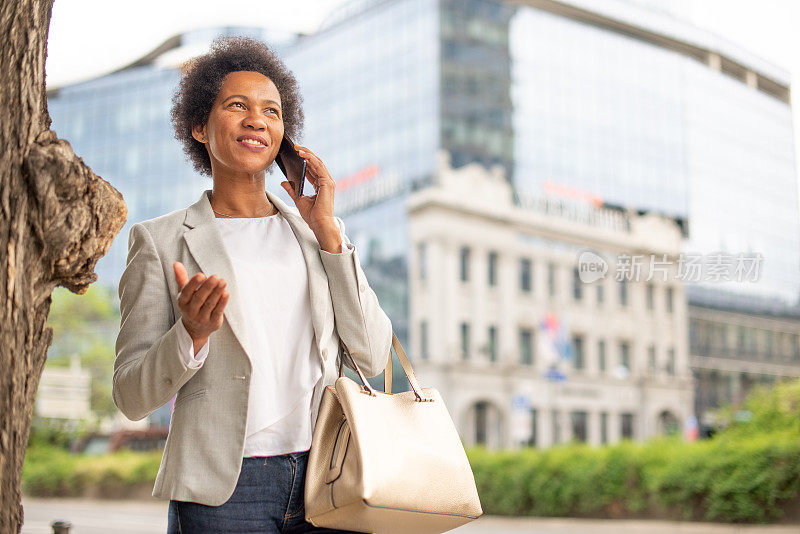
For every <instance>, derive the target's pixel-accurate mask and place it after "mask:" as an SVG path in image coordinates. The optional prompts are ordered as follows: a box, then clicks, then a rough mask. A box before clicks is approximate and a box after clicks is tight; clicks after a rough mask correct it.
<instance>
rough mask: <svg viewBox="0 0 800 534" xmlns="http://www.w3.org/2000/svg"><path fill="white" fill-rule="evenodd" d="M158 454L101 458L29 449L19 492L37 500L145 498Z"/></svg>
mask: <svg viewBox="0 0 800 534" xmlns="http://www.w3.org/2000/svg"><path fill="white" fill-rule="evenodd" d="M160 463H161V451H153V452H148V453H140V452H133V451H128V450H120V451H117V452H115V453H112V454H107V455H103V456H87V455H76V454H71V453H70V452H68V451H66V450H64V449H62V448H59V447H56V446H52V445H39V446H36V447H29V448H28V451H27V453H26V456H25V463H24V465H23V468H22V490H23V492H24V493H25V494H26V495H32V496H37V497H45V496H46V497H109V498H126V497H130V496H132V495H137V494H144V495H149V494H150V491H151V490H152V488H153V481H154V480H155V478H156V474H158V466H159V464H160Z"/></svg>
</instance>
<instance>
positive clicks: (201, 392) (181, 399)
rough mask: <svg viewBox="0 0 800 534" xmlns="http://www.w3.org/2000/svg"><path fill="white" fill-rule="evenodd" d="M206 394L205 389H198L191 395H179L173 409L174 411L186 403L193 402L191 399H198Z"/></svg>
mask: <svg viewBox="0 0 800 534" xmlns="http://www.w3.org/2000/svg"><path fill="white" fill-rule="evenodd" d="M205 394H206V390H205V388H203V389H197V390H195V391H192V392H190V393H186V394H185V395H183V396H182V395H181V394H180V393H178V398H176V399H175V405H174V406H173V407H172V409H173V410H174V409H175V408H177V407H178V406H180V405H181V404H183V403H184V401H187V400H191V399H196V398H198V397H202V396H203V395H205Z"/></svg>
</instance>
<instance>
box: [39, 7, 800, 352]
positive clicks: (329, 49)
mask: <svg viewBox="0 0 800 534" xmlns="http://www.w3.org/2000/svg"><path fill="white" fill-rule="evenodd" d="M220 33H228V34H246V35H253V36H255V37H259V38H261V39H264V40H265V41H267V42H269V43H270V44H272V45H273V46H275V47H276V48H277V50H278V52H279V54H280V55H281V56H282V57H284V58H285V60H286V62H287V64H288V65H289V67H290V68H291V69H292V70H293V71H294V72H295V74H296V75H297V78H298V81H299V83H300V88H301V90H302V93H303V97H304V109H305V112H306V130H305V135H304V137H303V138H302V142H303V144H305V145H307V146H309V147H311V148H312V149H313V150H314V151H315V152H316V153H317V154H318V155H319V156H320V157H321V158H322V159H323V161H325V162H326V165H327V167H328V169H330V170H331V172H332V173H333V175H334V178H335V179H336V180H337V199H336V209H337V214H339V215H341V216H342V217H343V218H344V220H345V222H346V225H347V232H348V234H349V235H350V236H351V238H352V239H353V241H354V242H355V243H356V246H357V247H358V249H359V253H360V256H361V260H362V263H363V264H364V267H365V271H366V272H367V275H368V276H369V278H370V281H371V283H372V284H373V286H374V287H375V289H376V292H377V293H378V295H379V297H380V299H381V303H382V305H384V307H385V309H386V310H387V312H388V313H389V315H390V317H391V318H392V321H393V326H394V328H395V331H396V332H397V334H398V337H399V338H400V340H401V342H403V343H404V344H406V342H407V332H408V327H407V317H408V306H409V303H408V297H407V294H408V292H407V261H406V258H407V254H408V250H409V246H410V244H409V243H408V242H407V237H406V235H407V230H406V227H407V223H406V213H405V198H406V196H407V194H408V193H409V192H410V191H412V190H414V189H417V188H420V187H425V186H426V185H428V184H430V183H432V182H433V181H434V180H435V177H436V175H437V170H438V169H439V166H440V165H441V162H440V159H439V156H438V155H439V153H440V151H444V152H445V153H448V154H449V155H450V158H451V162H452V164H453V165H454V166H456V167H457V166H461V165H464V164H467V163H470V162H480V163H482V164H484V165H486V166H487V167H491V166H494V165H500V166H501V167H502V168H504V169H505V171H506V175H507V177H508V179H509V180H510V181H511V182H512V183H513V185H514V188H515V190H516V192H517V194H518V195H519V196H523V195H533V196H541V195H544V194H547V193H548V191H553V190H556V189H558V188H559V187H564V188H572V190H577V191H581V192H585V193H587V194H589V195H591V196H593V197H594V198H600V199H602V202H603V203H605V204H607V205H612V206H621V207H626V208H630V209H634V210H639V211H655V212H659V213H664V214H667V215H670V216H672V217H675V218H676V219H678V220H679V221H681V223H682V225H683V229H684V232H685V235H686V236H687V240H686V250H687V251H688V252H696V253H702V254H710V253H712V252H722V253H730V254H736V253H740V252H742V253H761V254H762V255H763V257H764V261H763V264H762V265H761V277H760V280H759V281H758V283H741V284H736V283H727V284H724V283H707V284H705V285H703V284H696V285H694V286H693V287H690V288H689V295H690V299H696V300H698V301H702V302H704V303H706V304H709V303H710V304H714V303H720V304H725V305H734V306H737V307H745V308H746V307H748V306H750V307H752V308H753V309H759V310H769V309H781V308H785V307H792V306H797V304H798V296H799V295H800V247H799V246H798V245H800V228H799V227H798V202H797V198H798V196H797V183H796V176H795V162H794V150H793V132H792V119H791V109H790V105H789V76H788V74H787V73H786V72H784V71H782V70H780V69H778V68H776V67H775V66H773V65H771V64H769V63H767V62H765V61H763V60H761V59H759V58H757V57H753V56H752V55H751V54H749V53H747V52H746V51H743V50H741V49H739V48H738V47H736V46H735V45H733V44H731V43H729V42H727V41H724V40H722V39H720V38H718V37H716V36H715V35H713V34H710V33H707V32H703V31H702V30H699V29H698V28H695V27H694V26H692V25H690V24H688V23H686V22H684V21H682V20H681V19H680V18H677V17H675V16H672V15H670V14H668V13H666V12H663V11H660V10H657V9H651V8H648V7H647V2H624V1H621V0H604V1H602V2H600V1H597V0H570V1H569V2H561V1H555V0H548V1H534V0H531V1H529V2H524V1H515V2H503V1H499V0H356V1H352V2H349V3H348V4H346V5H345V6H344V7H342V8H340V9H338V10H337V11H336V12H335V13H334V14H332V15H331V16H330V17H329V18H328V20H326V21H325V22H324V23H323V24H322V26H321V27H320V28H319V30H318V31H316V32H314V33H312V34H308V35H287V34H285V33H280V32H274V31H270V30H264V29H261V28H214V29H206V30H200V31H195V32H189V33H186V34H183V35H179V36H176V37H174V38H172V39H170V40H168V41H167V42H165V43H163V44H162V45H161V46H159V47H158V48H157V49H155V50H154V51H153V52H152V53H150V54H148V55H147V56H145V57H143V58H142V59H141V60H139V61H137V62H135V63H134V64H132V65H130V66H127V67H125V68H123V69H120V70H119V71H117V72H114V73H111V74H108V75H106V76H103V77H100V78H97V79H94V80H91V81H87V82H84V83H79V84H74V85H70V86H67V87H62V88H59V89H57V90H54V91H51V93H50V94H49V108H50V113H51V115H52V117H53V128H54V129H55V130H56V131H57V132H58V133H59V135H60V136H61V137H63V138H66V139H68V140H69V141H70V142H71V143H72V145H73V148H74V149H75V151H76V152H77V153H78V154H79V155H81V156H82V157H83V158H84V160H86V162H87V163H88V164H89V165H91V166H92V168H93V169H94V170H95V171H96V172H97V173H98V174H99V175H101V176H103V177H104V178H106V179H107V180H109V181H110V182H111V183H112V184H113V185H114V186H115V187H117V188H118V189H119V190H120V191H121V192H122V193H123V195H124V198H125V201H126V202H127V204H128V208H129V220H128V223H127V225H126V227H125V228H124V229H123V231H122V232H121V233H120V236H119V237H118V238H117V239H116V241H115V242H114V244H113V246H112V248H111V250H110V252H109V254H108V255H107V256H106V257H105V258H103V259H101V260H100V262H99V263H98V266H97V270H98V272H99V275H100V281H101V283H109V284H112V285H115V286H116V284H117V283H118V280H119V275H120V274H121V272H122V270H123V268H124V264H125V256H126V252H127V251H126V248H127V233H128V229H129V227H130V224H132V223H133V222H136V221H138V220H143V219H147V218H151V217H155V216H157V215H160V214H163V213H167V212H169V211H172V210H174V209H180V208H183V207H185V206H187V205H189V204H190V203H192V202H194V201H195V200H196V199H197V197H198V196H199V194H200V191H202V190H203V189H205V188H210V186H211V182H210V180H209V179H208V178H206V177H201V176H198V175H196V173H195V172H194V171H193V170H192V168H191V165H190V164H189V163H188V162H187V161H186V160H185V158H184V156H183V154H182V152H181V148H180V146H179V145H178V143H177V141H175V140H174V139H173V135H172V130H171V126H170V124H169V106H170V98H171V95H172V92H173V90H174V88H175V86H176V84H177V81H178V78H179V65H180V63H181V62H182V61H184V60H186V59H188V58H189V57H191V56H192V55H196V54H199V53H202V52H203V51H205V49H206V47H207V44H208V43H209V42H210V40H211V39H212V38H213V37H214V36H216V35H218V34H220ZM273 172H278V171H274V170H273ZM279 181H280V180H279V178H278V177H277V176H273V177H269V178H268V187H269V188H270V190H271V191H274V192H276V194H278V195H280V196H281V197H282V198H284V199H285V200H287V201H288V202H291V201H289V199H288V197H287V196H286V195H285V192H284V191H283V190H282V188H280V186H279V185H278V183H279Z"/></svg>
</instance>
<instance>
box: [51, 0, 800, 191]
mask: <svg viewBox="0 0 800 534" xmlns="http://www.w3.org/2000/svg"><path fill="white" fill-rule="evenodd" d="M344 3H345V0H291V1H287V0H283V1H278V0H248V1H246V2H245V1H241V0H226V1H224V2H223V1H209V0H166V1H165V0H158V1H156V0H137V1H135V2H110V1H108V0H55V3H54V5H53V16H52V19H51V22H50V36H49V42H48V57H47V63H46V73H47V84H48V86H49V87H56V86H59V85H63V84H66V83H71V82H76V81H80V80H84V79H87V78H92V77H95V76H99V75H102V74H104V73H106V72H109V71H112V70H114V69H116V68H118V67H121V66H124V65H126V64H128V63H130V62H131V61H133V60H136V59H138V58H140V57H141V56H143V55H144V54H146V53H148V52H150V51H151V50H153V49H154V48H155V47H156V46H158V45H159V44H161V43H162V42H163V41H164V40H166V39H167V38H169V37H171V36H173V35H175V34H177V33H181V32H183V31H186V30H190V29H195V28H200V27H205V26H218V25H249V26H264V27H267V28H275V29H277V30H281V31H285V30H292V31H298V32H304V33H311V32H313V31H315V30H316V29H317V28H318V27H319V25H320V23H321V22H322V21H323V20H324V19H325V17H326V16H327V15H328V14H329V13H330V12H331V11H332V10H334V9H336V8H337V7H340V6H341V5H342V4H344ZM680 5H681V6H683V7H682V8H681V9H682V11H683V14H684V16H685V17H687V18H688V19H689V20H690V21H691V22H692V23H693V24H694V25H696V26H698V27H700V28H704V29H707V30H710V31H713V32H714V33H716V34H718V35H720V36H722V37H725V38H726V39H728V40H730V41H732V42H734V43H736V44H737V45H739V46H740V47H742V48H744V49H746V50H748V51H749V52H751V53H754V54H756V55H758V56H760V57H762V58H763V59H765V60H767V61H769V62H771V63H773V64H775V65H777V66H779V67H781V68H783V69H785V70H787V71H789V72H790V73H792V75H793V76H792V78H793V80H800V32H798V31H797V28H798V27H799V26H800V2H798V1H797V0H682V1H681V2H680ZM799 95H800V88H797V89H795V90H794V91H793V97H792V107H793V110H794V124H795V132H796V133H795V147H796V148H795V154H800V135H798V133H797V128H798V127H797V125H798V124H800V96H799ZM795 159H796V161H797V160H798V159H800V158H798V157H797V156H796V157H795ZM798 163H800V162H798ZM798 169H800V165H798ZM798 176H800V172H798Z"/></svg>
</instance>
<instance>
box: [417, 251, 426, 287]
mask: <svg viewBox="0 0 800 534" xmlns="http://www.w3.org/2000/svg"><path fill="white" fill-rule="evenodd" d="M417 255H418V256H419V279H420V280H421V281H423V282H424V281H425V280H427V278H428V258H427V247H426V246H425V242H422V243H419V244H418V245H417Z"/></svg>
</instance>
